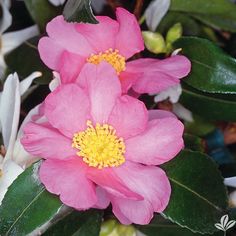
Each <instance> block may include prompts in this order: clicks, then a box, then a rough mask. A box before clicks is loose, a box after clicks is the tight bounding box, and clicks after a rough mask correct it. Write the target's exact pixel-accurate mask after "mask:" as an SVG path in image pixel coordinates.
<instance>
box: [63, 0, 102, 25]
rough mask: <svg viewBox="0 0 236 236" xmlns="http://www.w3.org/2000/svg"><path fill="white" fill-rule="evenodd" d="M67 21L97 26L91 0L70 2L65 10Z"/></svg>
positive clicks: (69, 0)
mask: <svg viewBox="0 0 236 236" xmlns="http://www.w3.org/2000/svg"><path fill="white" fill-rule="evenodd" d="M63 15H64V17H65V20H66V21H69V22H84V23H91V24H97V23H98V21H97V20H96V18H95V16H94V15H93V12H92V8H91V0H68V1H67V3H66V5H65V8H64V10H63Z"/></svg>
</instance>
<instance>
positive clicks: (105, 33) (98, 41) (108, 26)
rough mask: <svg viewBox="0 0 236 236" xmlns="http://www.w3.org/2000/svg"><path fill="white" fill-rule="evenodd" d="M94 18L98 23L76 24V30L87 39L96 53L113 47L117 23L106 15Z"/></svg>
mask: <svg viewBox="0 0 236 236" xmlns="http://www.w3.org/2000/svg"><path fill="white" fill-rule="evenodd" d="M96 18H97V20H98V21H99V24H84V23H80V24H76V29H77V32H79V33H80V34H81V35H83V36H84V37H85V38H86V39H87V41H88V42H89V44H90V45H91V46H92V47H93V49H94V50H95V51H96V52H97V53H99V52H104V51H106V50H107V49H109V48H112V49H115V48H114V46H115V38H116V35H117V32H118V27H119V25H118V23H117V22H116V21H114V20H112V19H111V18H110V17H107V16H97V17H96Z"/></svg>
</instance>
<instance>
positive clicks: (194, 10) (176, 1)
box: [170, 0, 236, 32]
mask: <svg viewBox="0 0 236 236" xmlns="http://www.w3.org/2000/svg"><path fill="white" fill-rule="evenodd" d="M170 10H172V11H178V12H185V13H188V14H192V15H193V16H195V17H197V19H198V20H200V21H202V22H204V23H207V24H208V25H210V26H214V27H216V28H221V29H223V30H229V31H232V32H236V14H235V11H236V5H235V4H233V3H232V2H230V1H229V0H214V1H212V0H197V1H196V0H188V1H186V0H172V1H171V6H170Z"/></svg>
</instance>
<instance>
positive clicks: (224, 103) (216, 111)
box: [180, 85, 236, 121]
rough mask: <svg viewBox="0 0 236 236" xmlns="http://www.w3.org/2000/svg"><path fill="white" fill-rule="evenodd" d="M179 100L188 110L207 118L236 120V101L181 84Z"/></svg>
mask: <svg viewBox="0 0 236 236" xmlns="http://www.w3.org/2000/svg"><path fill="white" fill-rule="evenodd" d="M180 102H181V103H182V104H183V105H184V106H185V107H186V108H187V109H189V110H190V111H192V112H194V113H195V114H197V115H199V116H202V117H204V118H206V119H209V120H224V121H236V101H234V100H233V99H232V100H231V101H229V100H226V99H224V98H220V97H216V96H215V97H213V96H211V95H210V94H208V93H203V92H200V91H197V90H195V89H192V88H191V87H190V86H186V85H184V86H183V93H182V95H181V97H180Z"/></svg>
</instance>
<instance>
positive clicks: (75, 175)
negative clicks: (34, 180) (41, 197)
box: [39, 157, 97, 210]
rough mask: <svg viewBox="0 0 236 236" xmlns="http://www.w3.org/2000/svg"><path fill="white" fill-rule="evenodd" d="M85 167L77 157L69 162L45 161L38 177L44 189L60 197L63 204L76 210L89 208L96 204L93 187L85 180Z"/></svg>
mask: <svg viewBox="0 0 236 236" xmlns="http://www.w3.org/2000/svg"><path fill="white" fill-rule="evenodd" d="M86 168H87V167H86V166H85V164H84V163H83V161H82V160H80V159H79V158H78V157H76V158H74V159H70V160H66V161H63V160H46V161H44V162H43V163H42V165H41V168H40V171H39V176H40V180H41V181H42V183H43V184H44V185H45V187H46V189H47V190H48V191H49V192H51V193H54V194H57V195H60V199H61V201H62V202H63V203H65V204H66V205H68V206H70V207H74V208H76V209H78V210H86V209H88V208H91V207H92V206H93V205H95V204H96V202H97V196H96V192H95V185H94V184H93V183H92V182H91V181H90V180H88V179H87V178H86V176H85V171H86Z"/></svg>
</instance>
